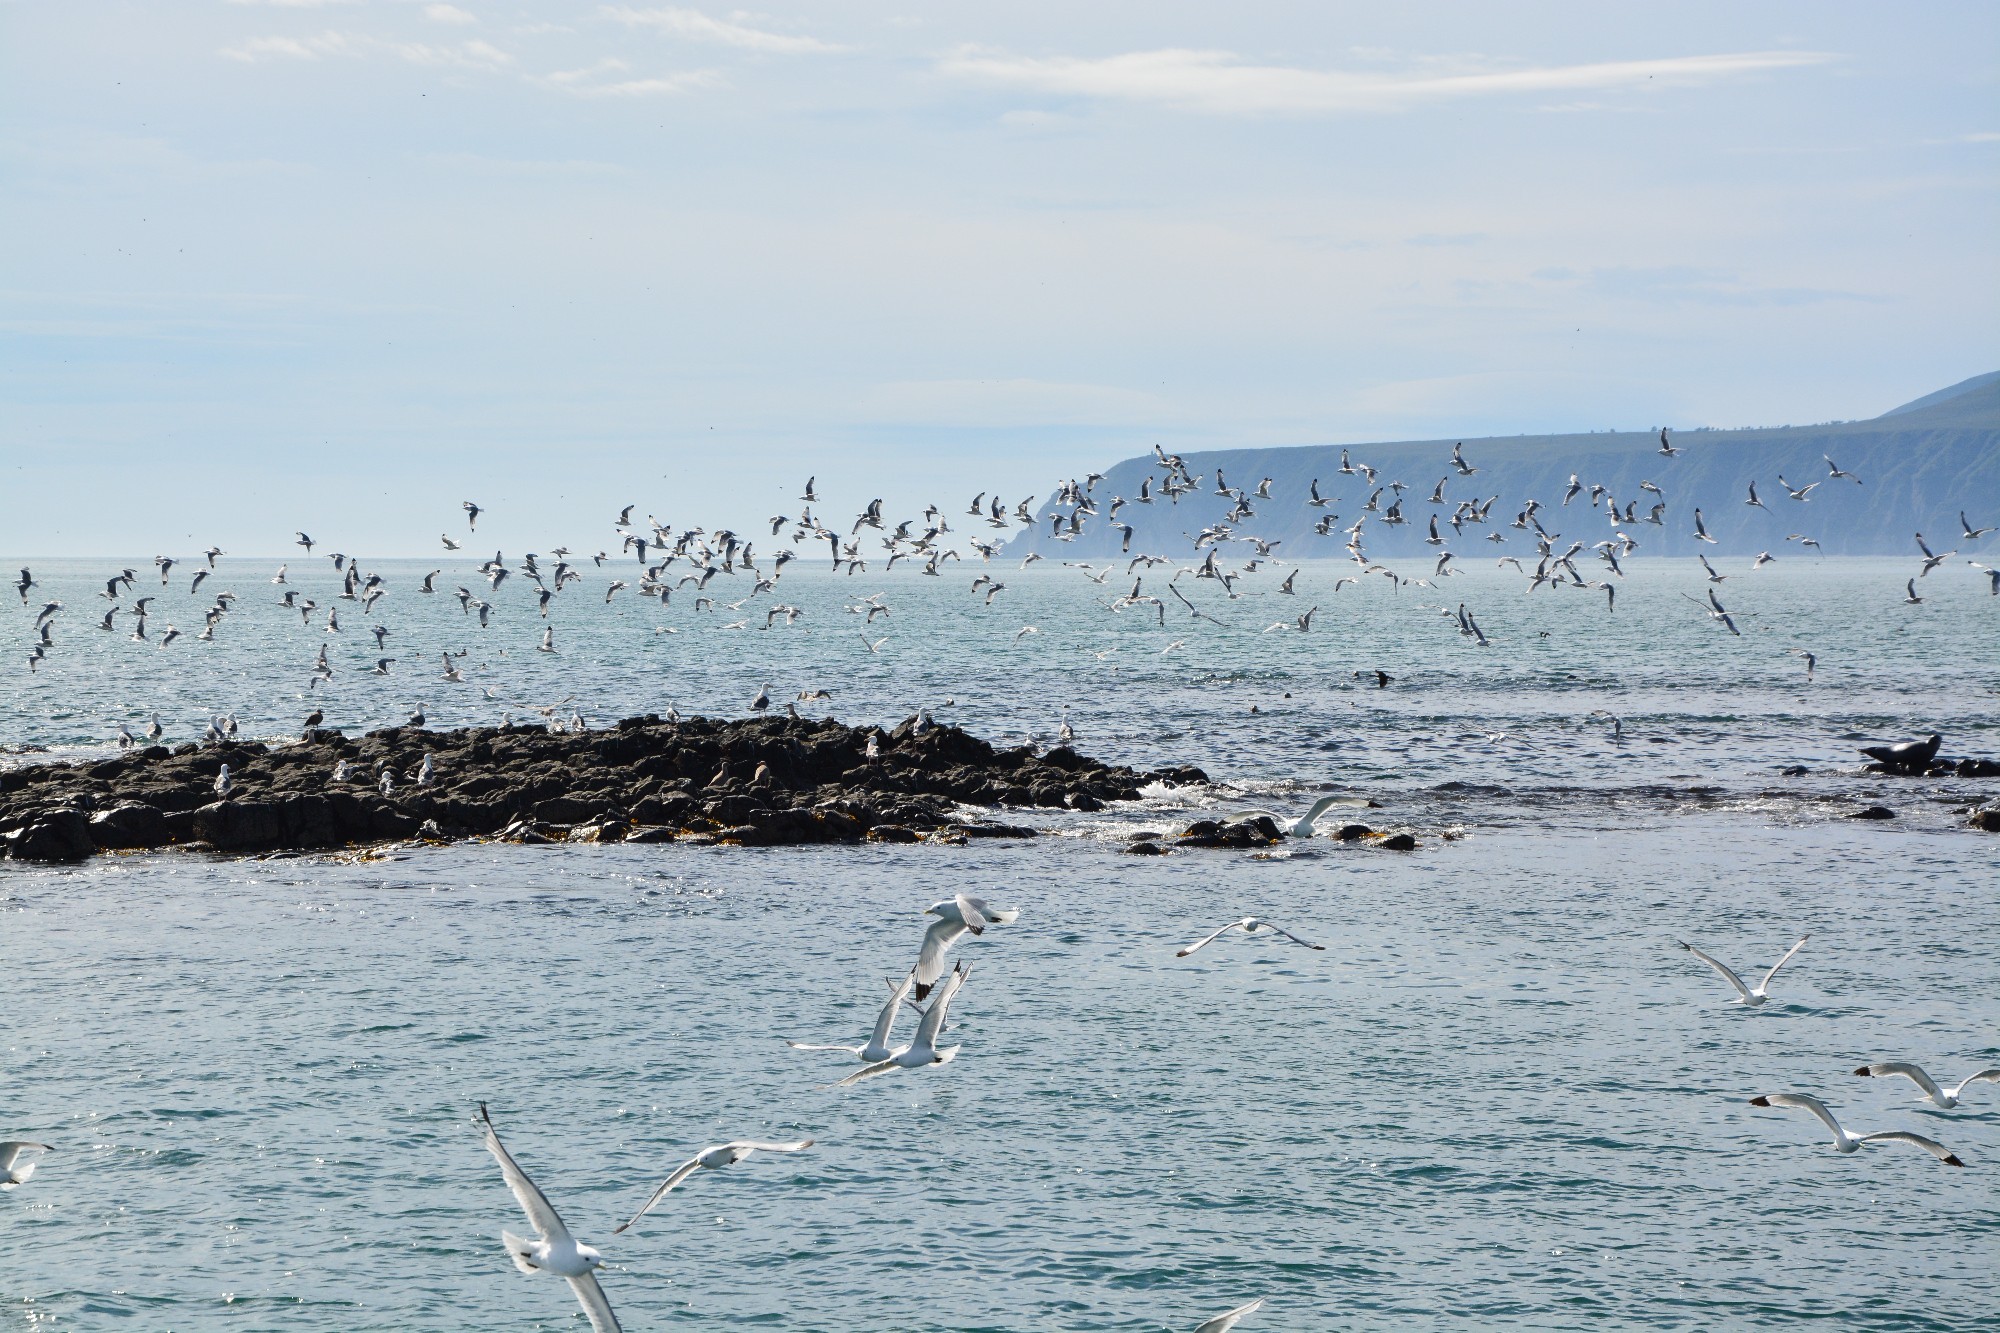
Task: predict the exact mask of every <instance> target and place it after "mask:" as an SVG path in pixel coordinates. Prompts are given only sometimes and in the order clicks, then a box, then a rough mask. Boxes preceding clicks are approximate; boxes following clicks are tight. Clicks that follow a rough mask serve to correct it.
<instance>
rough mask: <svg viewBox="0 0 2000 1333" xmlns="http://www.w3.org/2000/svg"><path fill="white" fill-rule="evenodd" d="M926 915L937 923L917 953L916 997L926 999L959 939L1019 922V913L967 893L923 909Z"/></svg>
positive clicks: (932, 924)
mask: <svg viewBox="0 0 2000 1333" xmlns="http://www.w3.org/2000/svg"><path fill="white" fill-rule="evenodd" d="M924 915H925V916H934V917H936V918H937V920H936V921H934V922H932V923H931V926H930V929H928V930H926V931H925V932H924V944H923V948H922V949H921V950H919V951H918V953H917V966H916V969H915V972H914V974H913V975H915V977H916V979H917V998H918V999H919V1000H921V999H923V998H925V997H926V996H928V995H929V994H930V993H931V987H933V986H935V985H936V984H937V981H938V978H939V977H941V976H943V975H944V954H945V950H947V949H949V948H951V946H952V945H953V944H955V943H956V942H957V941H958V938H959V936H961V935H963V934H965V933H966V932H967V931H971V932H972V933H973V934H974V935H983V934H985V933H986V928H987V927H988V926H990V925H1002V926H1005V925H1009V924H1011V923H1012V922H1014V921H1015V920H1017V919H1019V917H1020V915H1021V914H1020V913H1019V912H1018V911H1013V910H1008V909H1002V908H996V907H994V906H993V905H992V904H991V903H989V902H987V901H986V900H985V899H984V898H974V897H970V896H968V895H966V894H963V893H960V894H954V895H953V896H951V897H950V898H947V899H945V900H944V901H943V902H938V903H932V904H931V905H930V906H929V907H926V908H925V909H924Z"/></svg>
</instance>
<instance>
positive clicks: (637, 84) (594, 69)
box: [528, 57, 724, 97]
mask: <svg viewBox="0 0 2000 1333" xmlns="http://www.w3.org/2000/svg"><path fill="white" fill-rule="evenodd" d="M631 68H632V67H631V66H630V65H627V64H626V63H625V62H624V61H622V60H619V59H617V58H615V57H606V58H605V59H603V60H600V61H598V62H597V63H596V64H594V65H586V66H584V67H583V68H582V69H562V70H557V71H555V72H554V73H552V74H535V75H531V76H529V79H528V81H529V82H530V83H534V84H537V85H539V86H541V87H543V88H550V89H553V90H555V91H556V92H562V93H568V94H570V95H571V96H573V97H675V96H681V95H683V94H686V93H692V92H699V91H701V90H702V89H705V88H716V87H720V86H722V84H723V82H724V80H723V77H722V75H721V74H720V73H718V72H717V71H715V70H712V69H694V70H684V71H682V72H680V73H676V74H665V75H651V76H640V77H627V76H628V75H630V74H631Z"/></svg>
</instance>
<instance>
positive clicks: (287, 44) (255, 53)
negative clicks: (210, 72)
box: [222, 32, 353, 64]
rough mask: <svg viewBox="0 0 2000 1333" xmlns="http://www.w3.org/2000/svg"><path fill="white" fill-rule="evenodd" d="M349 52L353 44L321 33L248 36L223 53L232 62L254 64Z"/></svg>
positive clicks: (313, 58)
mask: <svg viewBox="0 0 2000 1333" xmlns="http://www.w3.org/2000/svg"><path fill="white" fill-rule="evenodd" d="M352 49H353V46H352V43H350V42H349V41H348V39H347V38H346V37H345V36H344V35H342V34H341V33H337V32H323V33H321V34H319V36H317V37H250V38H246V39H245V40H243V41H240V42H238V43H236V45H234V46H225V47H223V48H222V54H223V55H224V56H226V57H228V58H229V59H231V60H241V61H243V62H244V63H245V64H256V63H257V62H258V61H261V60H273V59H278V60H318V59H319V58H320V57H321V56H332V55H343V54H346V53H347V52H348V51H350V50H352Z"/></svg>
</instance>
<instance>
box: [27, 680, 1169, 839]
mask: <svg viewBox="0 0 2000 1333" xmlns="http://www.w3.org/2000/svg"><path fill="white" fill-rule="evenodd" d="M871 750H872V751H873V753H872V754H871ZM427 759H428V762H429V766H430V777H429V780H428V781H427V782H425V781H421V780H420V775H421V774H422V772H423V769H424V766H425V763H426V760H427ZM225 764H226V765H228V768H229V783H228V786H229V791H228V793H227V794H226V795H219V794H218V791H217V778H218V776H219V775H220V774H221V771H222V768H223V765H225ZM336 773H338V774H340V776H339V777H336ZM385 775H386V777H387V780H386V782H385V781H384V776H385ZM1207 781H1208V778H1207V775H1206V774H1204V773H1203V772H1202V771H1201V770H1200V769H1198V768H1173V769H1164V770H1159V771H1153V772H1143V771H1139V770H1135V769H1131V768H1125V767H1121V766H1115V765H1108V764H1103V763H1100V762H1098V761H1097V760H1094V759H1090V758H1086V757H1085V756H1083V755H1080V754H1077V753H1076V752H1075V751H1073V750H1070V749H1068V748H1066V747H1058V748H1056V749H1052V750H1049V751H1047V752H1045V753H1041V754H1037V753H1036V752H1035V751H1034V750H1033V749H1032V748H1031V747H1028V746H1019V747H1015V748H1012V749H997V748H995V747H994V746H993V745H991V744H989V743H988V742H986V741H984V740H981V739H979V738H978V737H976V736H973V735H971V734H970V733H968V732H966V731H964V730H962V729H960V728H958V727H953V726H944V725H938V724H935V723H927V722H920V721H919V720H918V719H916V718H912V719H910V720H908V721H906V722H904V723H903V724H901V725H900V726H898V727H896V728H895V729H894V730H891V731H883V730H881V729H879V728H874V727H849V726H845V725H843V724H841V723H839V722H837V721H834V720H832V719H812V718H802V717H758V718H748V719H742V720H718V719H708V718H680V719H675V720H665V719H662V718H660V717H658V716H657V715H648V716H645V717H633V718H627V719H625V720H624V721H622V722H619V723H618V724H617V725H615V726H613V727H610V728H607V729H604V730H598V731H583V732H558V731H553V730H548V729H545V728H543V727H540V726H532V727H530V726H519V725H517V726H511V727H474V728H467V729H464V730H456V731H427V730H422V729H419V728H416V727H391V728H386V729H384V730H381V731H375V732H370V733H368V734H366V735H364V736H362V737H360V738H358V739H356V738H349V737H347V736H345V735H343V734H341V733H340V732H338V731H332V730H313V731H309V732H307V733H306V735H305V736H304V737H302V738H301V739H300V740H299V741H298V742H296V743H293V744H288V745H276V746H267V745H262V744H254V743H253V744H233V743H224V744H219V745H210V746H206V747H198V746H195V745H192V744H186V745H180V746H176V747H174V748H173V749H171V750H169V749H167V748H166V747H164V746H151V747H148V748H145V749H140V750H134V751H131V752H128V753H126V754H122V755H119V756H117V757H115V758H107V759H102V760H95V761H87V762H81V763H65V764H43V765H35V766H32V767H24V768H17V769H12V770H7V771H0V849H4V851H5V852H6V854H7V855H9V856H12V857H14V858H15V859H18V860H24V861H56V862H61V861H80V860H83V859H84V858H86V857H88V856H91V855H93V854H94V853H97V852H104V851H128V850H140V849H152V848H161V847H180V848H185V849H190V850H202V851H217V852H226V853H237V854H240V853H261V852H274V851H319V850H329V849H335V848H342V847H350V846H367V845H374V844H381V843H388V842H396V841H403V840H408V839H412V838H432V839H438V840H459V839H466V838H480V837H484V838H502V839H506V840H509V841H515V842H525V843H537V842H560V841H583V842H621V841H622V842H668V841H675V840H682V841H703V842H726V843H736V844H744V845H752V846H769V845H776V844H784V843H833V842H841V843H856V842H862V841H866V840H872V841H881V842H916V841H919V840H921V839H924V838H926V837H948V838H972V837H1030V836H1033V834H1034V832H1035V830H1033V829H1031V828H1025V827H1022V826H1018V825H1012V824H1003V823H997V822H994V821H990V820H984V819H976V818H975V819H967V818H966V817H965V814H964V810H963V807H965V806H968V805H975V806H986V807H989V808H1009V807H1011V808H1029V807H1043V808H1049V809H1069V810H1084V811H1089V810H1098V809H1101V808H1103V806H1104V804H1105V803H1106V802H1110V801H1129V800H1135V799H1137V798H1138V796H1139V793H1140V788H1142V787H1144V786H1146V785H1148V784H1151V783H1155V782H1161V783H1170V784H1176V785H1191V784H1202V783H1206V782H1207Z"/></svg>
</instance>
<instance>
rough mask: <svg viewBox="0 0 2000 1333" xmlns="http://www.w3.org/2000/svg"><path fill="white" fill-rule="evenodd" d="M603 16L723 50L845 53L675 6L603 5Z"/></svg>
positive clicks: (813, 41)
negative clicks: (738, 48) (733, 47)
mask: <svg viewBox="0 0 2000 1333" xmlns="http://www.w3.org/2000/svg"><path fill="white" fill-rule="evenodd" d="M603 12H604V15H605V17H607V18H611V19H616V20H617V21H618V22H620V23H624V24H627V25H629V26H631V27H635V28H657V29H658V30H659V31H661V32H664V33H670V34H672V35H673V36H676V37H686V38H690V39H692V40H694V41H698V42H717V43H720V44H721V45H723V46H735V47H741V48H742V49H743V50H746V51H768V52H771V53H772V54H775V55H813V54H824V53H827V52H833V51H844V50H846V49H847V48H846V47H844V46H836V45H834V44H833V43H831V42H822V41H820V40H819V39H818V38H817V37H800V36H796V35H793V34H791V33H782V32H766V31H765V30H763V29H762V28H752V27H748V26H746V25H744V24H741V23H730V22H726V21H725V20H722V19H718V18H711V17H710V16H709V15H707V14H704V13H702V12H701V11H700V10H698V9H682V8H679V7H676V6H669V7H667V8H664V9H629V8H625V7H623V6H618V5H606V6H605V7H604V11H603Z"/></svg>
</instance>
